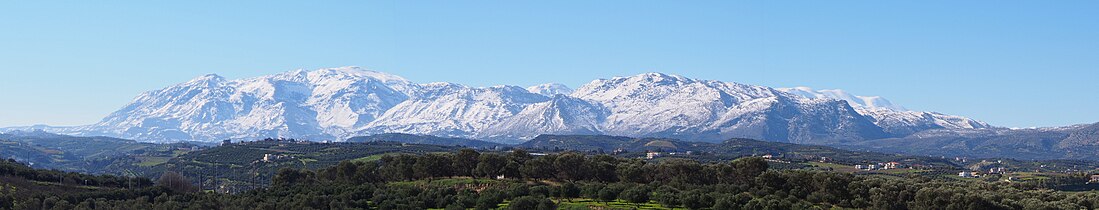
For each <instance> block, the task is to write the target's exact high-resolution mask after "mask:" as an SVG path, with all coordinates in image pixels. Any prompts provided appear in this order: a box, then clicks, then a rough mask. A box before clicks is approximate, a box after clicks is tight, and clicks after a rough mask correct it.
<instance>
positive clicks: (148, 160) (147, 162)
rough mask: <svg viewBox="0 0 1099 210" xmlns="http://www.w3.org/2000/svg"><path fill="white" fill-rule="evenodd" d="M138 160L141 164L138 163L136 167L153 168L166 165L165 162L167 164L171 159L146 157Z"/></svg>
mask: <svg viewBox="0 0 1099 210" xmlns="http://www.w3.org/2000/svg"><path fill="white" fill-rule="evenodd" d="M138 159H139V160H141V162H138V163H137V166H141V167H150V166H155V165H160V164H163V163H166V162H168V159H171V157H148V156H146V157H138Z"/></svg>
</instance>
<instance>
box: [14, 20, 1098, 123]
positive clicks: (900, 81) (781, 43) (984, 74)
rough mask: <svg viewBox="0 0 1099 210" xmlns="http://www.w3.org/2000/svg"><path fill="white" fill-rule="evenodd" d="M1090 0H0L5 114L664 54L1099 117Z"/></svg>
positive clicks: (604, 71)
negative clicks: (331, 77) (167, 92)
mask: <svg viewBox="0 0 1099 210" xmlns="http://www.w3.org/2000/svg"><path fill="white" fill-rule="evenodd" d="M1095 11H1099V3H1097V2H1096V1H1055V2H1048V1H843V2H842V3H840V2H838V1H793V2H779V1H686V2H684V1H552V2H532V1H461V2H458V1H436V2H416V3H410V2H409V1H371V2H366V1H347V2H336V1H325V4H314V3H313V2H276V1H178V2H168V1H156V2H152V1H131V2H126V1H110V2H99V1H96V2H91V1H68V2H65V1H58V2H3V3H0V98H3V100H2V101H0V126H14V125H31V124H51V125H79V124H89V123H94V122H96V121H98V120H99V119H100V118H102V117H103V116H106V115H107V114H108V113H110V112H111V111H113V110H115V109H118V108H120V107H122V106H123V105H125V104H126V103H127V102H129V101H130V100H131V99H133V97H135V96H136V95H138V94H140V93H141V92H143V91H147V90H152V89H157V88H161V87H164V86H168V85H171V84H175V83H179V82H184V81H187V80H189V79H190V78H193V77H197V76H200V75H203V74H206V73H217V74H219V75H222V76H225V77H228V78H244V77H253V76H259V75H265V74H272V73H278V72H283V71H289V70H293V69H298V68H306V69H315V68H323V67H338V66H362V67H367V68H371V69H375V70H379V71H385V72H389V73H393V74H397V75H401V76H403V77H405V78H408V79H410V80H413V81H417V82H435V81H449V82H457V83H463V84H469V85H474V86H489V85H495V84H513V85H523V86H527V85H533V84H539V83H546V82H561V83H564V84H566V85H569V86H571V87H576V86H579V85H581V84H583V83H586V82H588V81H590V80H592V79H596V78H609V77H613V76H623V75H633V74H638V73H643V72H664V73H670V74H680V75H684V76H689V77H695V78H704V79H716V80H723V81H733V82H740V83H747V84H757V85H766V86H772V87H788V86H809V87H814V88H817V89H829V88H839V89H845V90H847V91H849V92H852V93H856V94H860V95H881V96H884V97H886V98H889V99H890V100H892V101H893V102H894V103H897V104H901V105H904V106H906V107H908V108H910V109H914V110H933V111H938V112H943V113H948V114H956V115H964V116H969V117H973V118H976V119H980V120H984V121H987V122H989V123H992V124H994V125H1000V126H1009V127H1030V126H1057V125H1069V124H1077V123H1093V122H1099V111H1096V109H1095V108H1096V107H1097V104H1099V96H1097V95H1096V94H1097V93H1099V82H1096V79H1097V78H1099V69H1097V66H1099V52H1097V49H1099V12H1095Z"/></svg>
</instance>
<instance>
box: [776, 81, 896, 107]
mask: <svg viewBox="0 0 1099 210" xmlns="http://www.w3.org/2000/svg"><path fill="white" fill-rule="evenodd" d="M776 89H777V90H779V91H782V92H787V93H791V94H794V95H798V96H801V97H805V98H809V99H837V100H844V101H847V102H848V103H849V104H851V106H853V107H869V108H884V109H889V110H893V111H908V109H906V108H904V107H902V106H900V105H894V104H893V102H890V101H889V100H887V99H885V98H883V97H881V96H860V95H855V94H851V93H848V92H847V91H844V90H841V89H824V90H815V89H813V88H810V87H803V86H801V87H793V88H776Z"/></svg>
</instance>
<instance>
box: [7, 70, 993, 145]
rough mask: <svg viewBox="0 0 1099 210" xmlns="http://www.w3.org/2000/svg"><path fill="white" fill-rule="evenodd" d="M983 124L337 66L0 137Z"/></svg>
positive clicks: (599, 85)
mask: <svg viewBox="0 0 1099 210" xmlns="http://www.w3.org/2000/svg"><path fill="white" fill-rule="evenodd" d="M566 94H567V95H566ZM844 101H848V102H844ZM851 101H855V102H851ZM987 126H988V125H987V124H984V123H981V122H978V121H973V120H970V119H967V118H963V117H957V116H949V115H942V114H938V113H932V112H913V111H904V110H903V107H900V106H896V105H892V104H891V103H889V102H888V101H887V100H885V99H883V98H880V97H862V96H856V95H852V94H847V93H845V92H843V91H839V90H830V91H824V92H821V91H813V90H812V89H808V88H796V89H782V90H781V91H780V90H778V89H772V88H769V87H764V86H755V85H745V84H738V83H732V82H722V81H713V80H699V79H691V78H686V77H682V76H677V75H667V74H661V73H647V74H640V75H634V76H628V77H615V78H611V79H599V80H595V81H592V82H590V83H588V84H585V85H583V86H581V87H580V88H578V89H576V90H575V91H572V90H570V89H568V88H567V87H564V86H563V85H559V84H544V85H537V86H533V87H529V88H522V87H516V86H494V87H468V86H464V85H459V84H453V83H428V84H417V83H412V82H410V81H408V80H405V79H404V78H401V77H399V76H396V75H391V74H386V73H382V72H376V71H369V70H364V69H361V68H358V67H341V68H329V69H318V70H312V71H305V70H297V71H291V72H285V73H280V74H274V75H268V76H261V77H255V78H246V79H236V80H228V79H225V78H223V77H220V76H217V75H213V74H211V75H204V76H201V77H198V78H195V79H192V80H190V81H187V82H184V83H180V84H176V85H172V86H169V87H166V88H164V89H160V90H153V91H148V92H145V93H142V94H141V95H139V96H138V97H137V98H135V99H134V100H133V101H132V102H131V103H130V104H128V105H126V106H125V107H123V108H122V109H120V110H118V111H116V112H114V113H112V114H110V115H109V116H107V117H105V118H104V119H103V120H102V121H100V122H98V123H96V124H92V125H87V126H75V127H49V126H33V127H16V128H6V129H0V131H11V130H18V129H29V128H42V129H44V130H46V131H49V132H56V133H61V134H69V135H103V136H112V137H121V138H129V139H135V140H141V141H178V140H199V141H218V140H222V139H229V138H231V139H254V138H265V137H291V138H299V139H307V140H343V139H346V138H348V137H352V136H356V135H371V134H380V133H410V134H427V135H437V136H444V137H461V138H479V139H485V140H493V141H497V142H519V141H523V140H526V139H530V138H533V137H534V136H537V135H539V134H605V135H619V136H631V137H670V138H681V139H686V140H698V141H721V140H725V139H729V138H737V137H739V138H754V139H763V140H771V141H783V142H795V143H810V144H831V143H844V142H850V141H860V140H867V139H878V138H885V137H892V136H896V134H898V133H899V134H906V133H911V132H916V131H922V130H927V129H935V128H977V127H987ZM891 135H892V136H891Z"/></svg>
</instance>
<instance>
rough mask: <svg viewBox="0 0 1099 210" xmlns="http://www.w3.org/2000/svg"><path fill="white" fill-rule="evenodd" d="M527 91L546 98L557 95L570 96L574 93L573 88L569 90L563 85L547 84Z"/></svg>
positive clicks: (528, 88)
mask: <svg viewBox="0 0 1099 210" xmlns="http://www.w3.org/2000/svg"><path fill="white" fill-rule="evenodd" d="M527 91H530V92H531V93H537V94H541V95H544V96H553V95H557V94H561V95H568V94H570V93H572V88H569V87H568V86H565V85H563V84H561V83H546V84H541V85H535V86H530V87H527Z"/></svg>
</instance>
